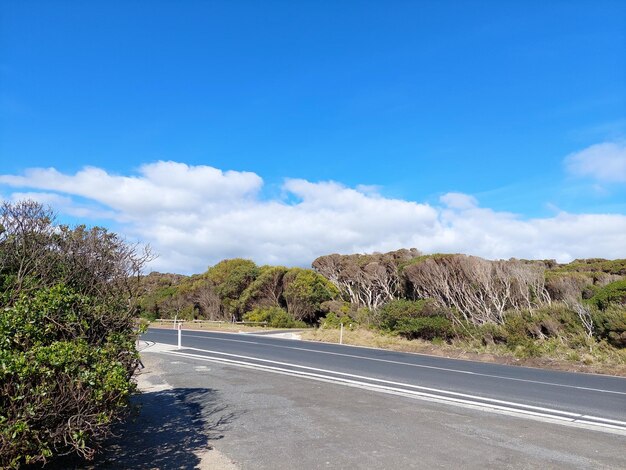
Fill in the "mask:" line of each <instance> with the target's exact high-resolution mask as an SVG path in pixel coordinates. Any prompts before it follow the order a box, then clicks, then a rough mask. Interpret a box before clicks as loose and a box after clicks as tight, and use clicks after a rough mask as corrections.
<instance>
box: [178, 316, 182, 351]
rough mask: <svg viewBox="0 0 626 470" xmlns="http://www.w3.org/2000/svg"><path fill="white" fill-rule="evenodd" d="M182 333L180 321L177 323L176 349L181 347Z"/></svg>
mask: <svg viewBox="0 0 626 470" xmlns="http://www.w3.org/2000/svg"><path fill="white" fill-rule="evenodd" d="M182 333H183V324H182V322H181V323H179V324H178V349H182V338H181V335H182Z"/></svg>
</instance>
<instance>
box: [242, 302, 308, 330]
mask: <svg viewBox="0 0 626 470" xmlns="http://www.w3.org/2000/svg"><path fill="white" fill-rule="evenodd" d="M244 320H246V321H253V322H267V325H268V326H271V327H272V328H302V327H305V326H306V324H305V323H304V322H301V321H296V320H294V318H293V317H292V316H291V315H289V313H287V311H286V310H285V309H283V308H280V307H267V308H257V309H254V310H253V311H252V312H249V313H246V314H245V315H244Z"/></svg>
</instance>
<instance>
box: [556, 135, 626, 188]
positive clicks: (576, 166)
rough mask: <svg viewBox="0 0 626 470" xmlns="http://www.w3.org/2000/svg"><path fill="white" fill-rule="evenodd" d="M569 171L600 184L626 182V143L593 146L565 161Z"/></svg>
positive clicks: (607, 143) (570, 156)
mask: <svg viewBox="0 0 626 470" xmlns="http://www.w3.org/2000/svg"><path fill="white" fill-rule="evenodd" d="M565 165H566V167H567V169H568V171H569V172H570V173H572V174H574V175H576V176H582V177H589V178H592V179H594V180H597V181H600V182H607V183H625V182H626V143H614V142H605V143H602V144H596V145H592V146H590V147H587V148H586V149H584V150H581V151H580V152H575V153H572V154H570V155H569V156H568V157H567V158H566V159H565Z"/></svg>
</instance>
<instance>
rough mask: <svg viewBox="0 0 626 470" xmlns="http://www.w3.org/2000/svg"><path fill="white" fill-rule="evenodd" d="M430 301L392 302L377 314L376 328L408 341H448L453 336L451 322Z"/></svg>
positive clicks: (400, 300) (401, 300)
mask: <svg viewBox="0 0 626 470" xmlns="http://www.w3.org/2000/svg"><path fill="white" fill-rule="evenodd" d="M446 313H447V312H446V311H445V310H443V309H441V307H439V306H438V305H437V304H436V303H435V302H434V301H432V300H431V299H423V300H417V301H412V300H404V299H399V300H393V301H391V302H389V303H387V304H385V305H383V306H382V307H381V308H380V309H379V312H378V319H377V320H378V326H379V327H380V328H381V329H383V330H386V331H389V332H392V333H397V334H399V335H401V336H404V337H406V338H408V339H414V338H423V339H433V338H441V339H449V338H451V337H452V336H454V329H453V328H452V322H451V321H450V320H449V319H448V318H447V317H446Z"/></svg>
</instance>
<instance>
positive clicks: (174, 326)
mask: <svg viewBox="0 0 626 470" xmlns="http://www.w3.org/2000/svg"><path fill="white" fill-rule="evenodd" d="M177 318H178V313H177V314H176V315H174V325H173V326H172V328H173V329H174V330H175V329H176V319H177Z"/></svg>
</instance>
